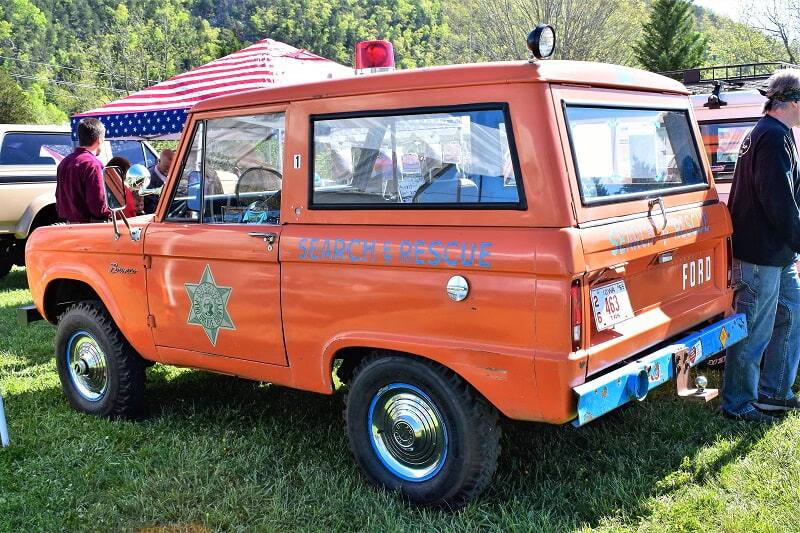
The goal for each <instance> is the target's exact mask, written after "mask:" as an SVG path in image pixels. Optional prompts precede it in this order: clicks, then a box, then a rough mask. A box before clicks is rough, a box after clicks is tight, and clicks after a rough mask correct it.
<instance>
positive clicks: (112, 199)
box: [103, 167, 141, 241]
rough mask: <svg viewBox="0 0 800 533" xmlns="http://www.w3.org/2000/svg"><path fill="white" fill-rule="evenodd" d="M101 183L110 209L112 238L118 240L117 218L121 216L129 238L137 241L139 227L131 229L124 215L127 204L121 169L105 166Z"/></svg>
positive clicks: (139, 234)
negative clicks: (112, 226)
mask: <svg viewBox="0 0 800 533" xmlns="http://www.w3.org/2000/svg"><path fill="white" fill-rule="evenodd" d="M103 185H105V189H106V203H108V208H109V209H110V210H111V222H112V223H113V225H114V240H119V236H120V232H119V227H118V225H117V218H121V219H122V222H123V223H124V224H125V227H126V228H128V233H130V236H131V240H133V241H138V240H139V239H140V237H141V229H140V228H134V229H131V225H130V223H129V222H128V219H127V217H126V216H125V213H124V210H125V208H126V207H127V206H128V200H127V196H126V194H125V182H124V180H123V177H122V169H121V168H119V167H106V168H104V169H103Z"/></svg>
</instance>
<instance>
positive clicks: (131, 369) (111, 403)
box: [56, 301, 145, 418]
mask: <svg viewBox="0 0 800 533" xmlns="http://www.w3.org/2000/svg"><path fill="white" fill-rule="evenodd" d="M56 367H57V368H58V376H59V379H60V380H61V388H62V389H63V390H64V394H65V395H66V396H67V399H68V400H69V403H70V405H71V406H72V407H73V408H75V409H76V410H78V411H82V412H84V413H89V414H93V415H96V416H101V417H106V418H134V417H136V416H137V415H138V414H139V413H140V411H141V407H142V404H143V399H144V382H145V372H144V369H145V365H144V361H143V360H142V358H141V357H139V354H137V353H136V352H135V351H134V350H133V348H132V347H131V345H130V344H128V341H127V340H125V337H123V335H122V333H121V332H120V331H119V329H118V328H117V326H116V324H114V321H113V319H112V318H111V316H110V315H109V314H108V311H106V309H105V308H104V307H103V306H102V304H100V303H99V302H96V301H84V302H80V303H77V304H75V305H73V306H71V307H70V308H68V309H67V310H66V311H65V312H64V314H63V315H61V317H60V319H59V321H58V331H57V333H56Z"/></svg>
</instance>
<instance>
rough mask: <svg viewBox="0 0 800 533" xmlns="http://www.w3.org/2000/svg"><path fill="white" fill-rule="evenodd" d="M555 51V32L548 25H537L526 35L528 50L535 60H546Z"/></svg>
mask: <svg viewBox="0 0 800 533" xmlns="http://www.w3.org/2000/svg"><path fill="white" fill-rule="evenodd" d="M555 49H556V30H554V29H553V27H552V26H551V25H549V24H539V25H538V26H536V28H534V29H533V31H532V32H530V33H529V34H528V50H530V51H531V53H532V54H533V57H535V58H536V59H547V58H548V57H550V56H551V55H553V51H554V50H555Z"/></svg>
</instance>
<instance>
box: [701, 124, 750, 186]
mask: <svg viewBox="0 0 800 533" xmlns="http://www.w3.org/2000/svg"><path fill="white" fill-rule="evenodd" d="M755 125H756V120H755V119H753V120H741V121H737V122H721V123H720V122H706V123H703V124H700V135H702V136H703V145H705V149H706V154H708V161H709V163H710V164H711V172H712V173H713V174H714V178H715V179H717V180H719V181H731V179H733V169H734V167H736V161H737V160H738V159H739V146H741V144H742V141H743V140H744V138H745V137H746V136H747V134H748V133H750V130H751V129H753V126H755Z"/></svg>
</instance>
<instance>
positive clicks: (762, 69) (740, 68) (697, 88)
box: [659, 61, 800, 94]
mask: <svg viewBox="0 0 800 533" xmlns="http://www.w3.org/2000/svg"><path fill="white" fill-rule="evenodd" d="M784 68H800V66H798V65H793V64H792V63H784V62H783V61H771V62H766V63H744V64H741V65H720V66H715V67H701V68H690V69H686V70H671V71H667V72H659V74H662V75H664V76H667V77H669V78H672V79H674V80H677V81H679V82H681V83H683V84H684V85H685V86H686V88H687V89H689V90H690V91H691V92H692V93H694V94H699V93H707V92H708V91H709V90H710V89H711V88H712V87H715V86H717V85H719V86H722V85H723V84H724V85H726V86H728V87H730V88H731V89H758V88H759V87H761V86H762V85H763V83H764V82H765V81H766V80H767V78H769V77H770V76H772V74H773V73H774V72H775V71H776V70H780V69H784ZM726 88H727V87H726Z"/></svg>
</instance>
